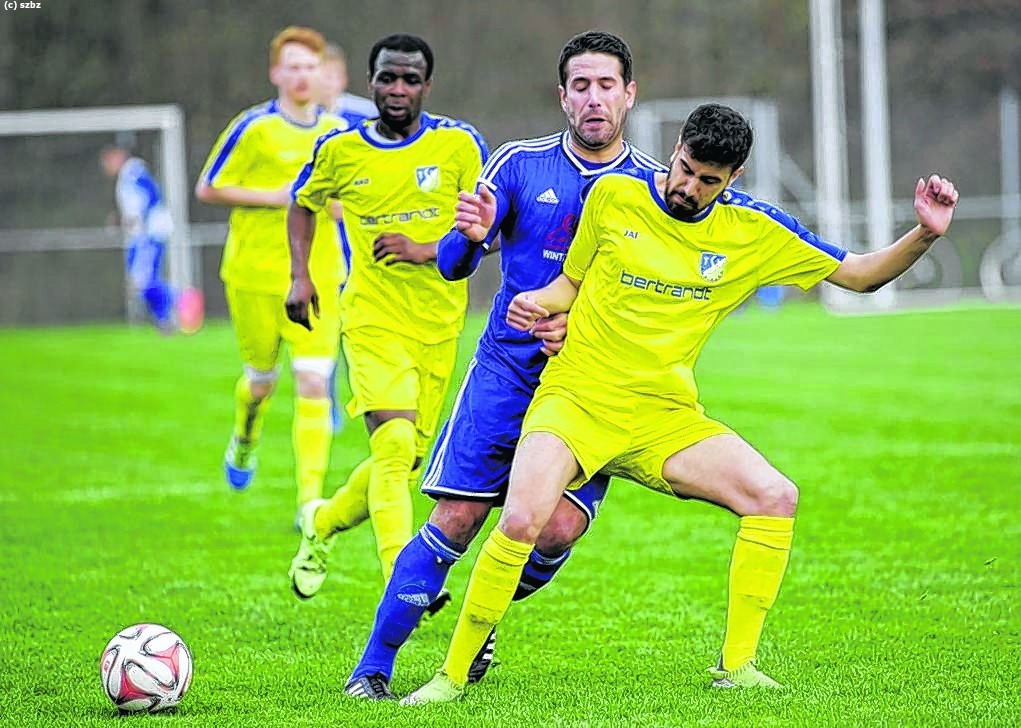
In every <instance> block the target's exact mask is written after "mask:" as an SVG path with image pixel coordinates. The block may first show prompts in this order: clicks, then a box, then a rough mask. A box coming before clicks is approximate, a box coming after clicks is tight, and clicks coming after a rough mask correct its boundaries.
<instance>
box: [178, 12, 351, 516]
mask: <svg viewBox="0 0 1021 728" xmlns="http://www.w3.org/2000/svg"><path fill="white" fill-rule="evenodd" d="M324 46H325V41H324V39H323V37H322V36H321V35H320V34H319V33H318V32H316V31H315V30H312V29H311V28H300V27H290V28H287V29H285V30H283V31H282V32H281V33H279V34H278V35H277V36H276V37H275V38H273V41H272V43H271V44H270V71H269V75H270V80H271V81H272V82H273V84H274V85H275V86H276V87H277V91H278V95H277V97H276V98H275V99H273V100H271V101H267V102H266V103H263V104H259V105H257V106H253V107H252V108H250V109H247V110H246V111H244V112H242V113H241V114H239V115H238V116H237V117H236V118H235V119H234V120H233V121H232V122H231V123H230V124H229V125H228V126H227V128H226V129H225V130H224V131H223V133H222V134H221V135H220V138H219V139H218V140H217V141H216V144H215V145H214V146H213V149H212V151H211V152H210V153H209V159H208V160H207V161H206V164H205V167H204V168H203V170H202V175H201V177H200V179H199V182H198V184H197V185H196V188H195V194H196V196H197V197H198V198H199V199H200V200H202V201H204V202H210V203H214V204H220V205H228V206H230V207H231V208H232V210H231V215H230V231H229V232H228V234H227V242H226V246H225V248H224V252H223V262H222V265H221V267H220V277H221V278H222V279H223V283H224V287H225V289H226V294H227V303H228V306H229V307H230V315H231V319H232V321H233V324H234V330H235V333H236V334H237V339H238V345H239V348H240V351H241V360H242V362H243V364H244V374H243V375H242V376H241V378H240V379H239V380H238V382H237V385H236V386H235V390H234V399H235V415H234V431H233V434H232V435H231V438H230V442H229V444H228V447H227V452H226V456H225V458H224V470H225V474H226V477H227V480H228V482H229V483H230V485H231V486H233V487H234V488H236V489H239V490H240V489H243V488H246V487H247V486H248V485H249V483H251V481H252V478H253V477H254V475H255V449H256V446H257V445H258V443H259V438H260V435H261V433H262V425H263V417H264V414H265V410H266V406H267V404H268V403H269V399H270V395H271V394H272V393H273V389H274V386H275V383H276V379H277V376H278V368H279V366H278V365H279V361H280V354H281V345H282V344H283V343H286V344H287V345H288V346H289V347H290V351H291V366H292V368H293V370H294V376H295V380H296V383H297V387H296V389H297V400H296V402H295V412H294V427H293V442H294V455H295V463H296V471H297V481H298V498H297V500H298V505H299V508H300V506H301V505H302V504H303V503H306V502H308V501H310V500H313V499H316V498H319V497H321V495H322V485H323V478H324V476H325V474H326V468H327V465H328V463H329V453H330V443H331V437H332V425H331V420H330V400H329V396H328V387H327V380H328V377H329V375H330V372H331V371H332V369H333V366H334V362H335V360H336V356H337V350H338V342H339V337H340V333H339V331H340V323H339V293H338V288H339V286H340V283H341V282H342V280H343V276H344V274H345V270H344V266H343V262H342V259H341V255H340V248H339V241H338V235H337V226H336V225H334V224H332V220H331V219H330V216H329V213H328V212H327V211H324V212H322V213H321V214H320V216H319V217H320V218H321V220H322V222H323V224H322V225H320V226H319V227H318V231H317V240H318V242H319V245H317V246H316V248H315V253H314V255H313V258H312V260H311V262H310V266H309V267H310V270H311V275H312V277H313V278H314V279H315V281H316V283H317V285H318V286H319V287H320V290H321V291H323V297H322V300H321V301H320V312H321V315H322V325H321V326H318V327H316V330H315V331H308V330H307V329H305V328H303V327H301V326H299V325H297V324H295V323H293V322H291V321H288V320H287V318H286V316H285V315H284V298H285V296H286V295H287V289H288V286H289V285H290V276H289V271H290V256H289V253H288V250H287V205H288V204H289V203H290V186H291V184H292V183H293V182H294V179H295V178H296V177H297V176H298V173H299V172H300V171H301V169H302V167H303V166H304V165H305V163H306V162H307V161H308V160H309V159H311V157H312V150H313V148H314V146H315V143H316V140H317V139H318V138H319V137H321V136H322V135H323V134H325V133H327V132H329V131H331V130H333V129H337V128H346V126H347V125H346V123H345V122H344V121H343V120H341V119H339V118H337V117H335V116H332V115H329V114H326V113H323V112H322V111H321V110H319V108H318V104H317V99H316V93H317V91H318V70H319V63H320V61H321V56H322V52H323V48H324Z"/></svg>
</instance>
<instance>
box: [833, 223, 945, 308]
mask: <svg viewBox="0 0 1021 728" xmlns="http://www.w3.org/2000/svg"><path fill="white" fill-rule="evenodd" d="M939 238H940V236H939V235H937V234H936V233H933V232H931V231H929V230H927V229H925V228H923V227H922V226H921V225H916V226H915V227H914V228H912V229H911V230H910V231H908V232H907V233H905V234H904V235H902V236H901V237H900V238H899V239H898V240H897V241H896V242H895V243H893V244H892V245H889V246H887V247H885V248H883V249H882V250H876V251H874V252H872V253H866V254H864V255H853V254H852V255H850V256H848V259H846V260H845V261H844V263H843V264H842V265H841V266H840V268H838V269H837V271H836V272H835V273H834V274H833V275H832V276H830V281H832V282H833V283H836V284H837V285H839V286H842V287H844V288H848V289H850V290H852V291H858V292H859V293H872V292H873V291H878V290H879V289H880V288H882V287H883V286H885V285H886V284H887V283H889V282H890V281H892V280H894V279H895V278H897V277H898V276H900V275H901V274H903V273H904V272H905V271H906V270H907V269H908V268H910V267H911V266H912V265H914V264H915V261H917V260H918V259H919V258H921V257H922V256H923V255H924V254H925V253H926V251H928V250H929V248H931V247H932V245H933V243H935V242H936V241H937V240H939Z"/></svg>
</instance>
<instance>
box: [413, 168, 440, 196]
mask: <svg viewBox="0 0 1021 728" xmlns="http://www.w3.org/2000/svg"><path fill="white" fill-rule="evenodd" d="M415 181H416V182H418V187H419V189H420V190H422V191H423V192H435V191H436V190H438V189H439V188H440V167H439V165H438V164H432V165H429V166H428V167H419V168H418V169H416V170H415Z"/></svg>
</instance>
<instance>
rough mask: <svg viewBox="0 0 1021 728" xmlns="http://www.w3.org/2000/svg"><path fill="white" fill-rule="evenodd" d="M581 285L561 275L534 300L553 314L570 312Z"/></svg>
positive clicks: (537, 293) (540, 290) (538, 292)
mask: <svg viewBox="0 0 1021 728" xmlns="http://www.w3.org/2000/svg"><path fill="white" fill-rule="evenodd" d="M579 285H580V284H579V283H578V282H576V281H574V280H573V279H571V278H569V277H568V276H566V275H564V274H563V273H561V274H560V275H559V276H557V277H556V278H554V279H553V282H552V283H550V284H549V285H548V286H546V287H545V288H540V289H539V290H537V291H536V292H535V294H534V296H533V298H532V300H533V301H534V302H535V303H537V304H538V305H540V306H542V307H543V308H545V309H546V310H548V311H549V312H550V313H551V314H556V313H564V312H565V311H570V310H571V306H573V305H574V299H576V298H577V297H578V286H579Z"/></svg>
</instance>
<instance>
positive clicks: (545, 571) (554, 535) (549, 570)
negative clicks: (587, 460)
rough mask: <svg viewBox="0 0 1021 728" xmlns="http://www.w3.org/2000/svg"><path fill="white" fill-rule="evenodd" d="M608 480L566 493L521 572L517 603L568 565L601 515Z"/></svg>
mask: <svg viewBox="0 0 1021 728" xmlns="http://www.w3.org/2000/svg"><path fill="white" fill-rule="evenodd" d="M609 485H610V478H609V476H606V475H603V474H601V473H599V474H597V475H595V476H594V477H593V478H592V479H591V480H590V481H588V482H587V483H585V484H584V485H583V486H581V487H580V488H578V489H577V490H566V491H564V495H563V497H562V498H561V499H560V502H559V503H558V504H557V507H556V510H554V511H553V516H552V517H551V518H550V520H549V523H547V524H546V527H545V528H543V530H542V533H540V534H539V540H538V541H536V544H535V548H534V549H532V553H531V554H529V556H528V563H526V564H525V568H524V571H522V572H521V581H520V582H519V583H518V586H517V589H516V590H515V592H514V601H520V600H521V599H525V598H527V597H530V596H531V595H532V594H534V593H535V592H537V591H538V590H539V589H542V588H543V587H544V586H546V585H547V584H549V583H550V581H552V579H553V577H554V576H556V575H557V573H559V571H560V570H561V569H562V568H563V567H564V564H566V563H567V559H568V558H569V557H570V555H571V548H572V547H573V546H574V544H575V543H577V542H578V539H580V538H581V537H582V536H583V535H584V534H585V532H586V531H587V530H588V527H589V526H590V525H591V523H592V521H593V520H594V519H595V517H596V515H597V514H598V512H599V505H600V504H601V503H602V502H603V499H604V498H605V497H606V491H607V489H608V488H609Z"/></svg>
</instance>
